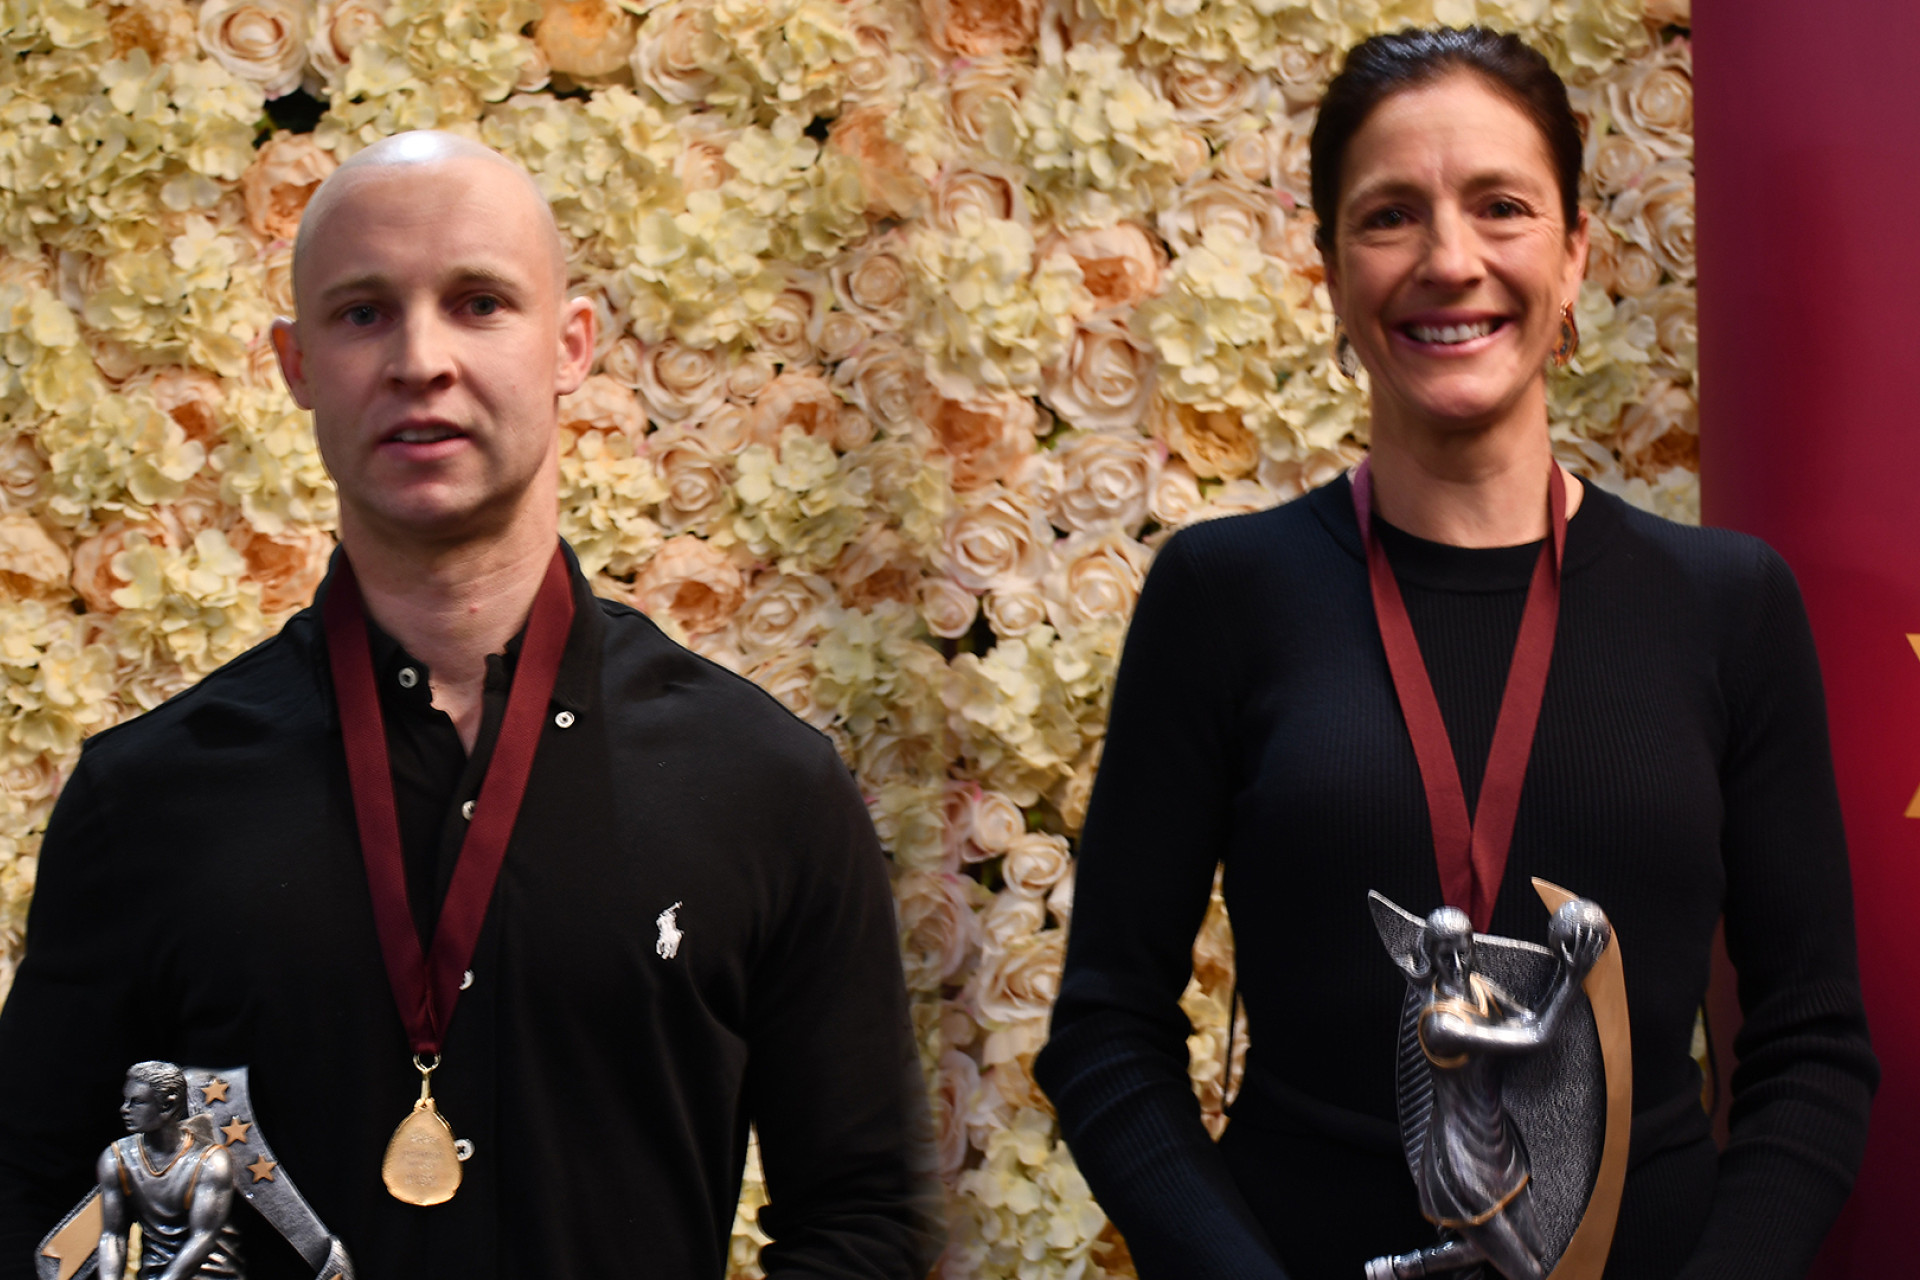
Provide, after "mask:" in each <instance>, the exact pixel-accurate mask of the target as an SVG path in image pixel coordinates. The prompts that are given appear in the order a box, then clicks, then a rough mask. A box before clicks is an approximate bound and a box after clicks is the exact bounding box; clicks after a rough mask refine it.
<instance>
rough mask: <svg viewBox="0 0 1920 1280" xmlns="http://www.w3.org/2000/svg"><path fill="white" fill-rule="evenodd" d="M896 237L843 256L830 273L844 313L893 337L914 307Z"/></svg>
mask: <svg viewBox="0 0 1920 1280" xmlns="http://www.w3.org/2000/svg"><path fill="white" fill-rule="evenodd" d="M901 248H902V246H901V242H900V240H899V238H898V237H896V236H891V235H888V236H882V237H880V238H879V239H878V240H873V241H869V242H868V243H867V244H865V245H862V246H861V247H860V248H858V249H854V250H852V251H851V252H849V253H847V254H845V255H843V256H842V257H840V258H839V259H837V260H836V261H835V262H834V264H833V265H832V266H831V267H829V268H828V269H827V274H828V277H829V278H830V279H831V280H832V281H833V293H834V297H835V298H837V299H838V300H839V302H840V307H841V309H842V310H843V311H848V312H851V313H852V314H854V315H855V316H858V317H859V318H860V320H861V321H862V323H864V324H865V325H866V327H867V328H869V329H874V330H878V331H880V332H883V333H890V332H892V331H894V330H897V329H898V328H900V326H901V325H903V324H905V323H906V320H907V312H908V310H909V308H910V307H911V306H912V304H913V291H912V288H911V285H910V283H909V282H910V277H909V276H908V274H907V264H906V261H905V259H904V258H903V257H902V256H901Z"/></svg>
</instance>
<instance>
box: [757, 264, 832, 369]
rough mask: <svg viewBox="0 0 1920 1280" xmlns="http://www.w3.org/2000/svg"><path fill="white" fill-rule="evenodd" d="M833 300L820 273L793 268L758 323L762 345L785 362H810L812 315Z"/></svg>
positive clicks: (759, 338)
mask: <svg viewBox="0 0 1920 1280" xmlns="http://www.w3.org/2000/svg"><path fill="white" fill-rule="evenodd" d="M831 303H832V294H831V292H830V291H829V289H828V287H827V283H826V281H825V280H823V279H822V278H821V277H820V275H819V273H818V272H813V271H802V270H800V269H798V268H794V269H791V270H789V271H788V273H787V282H786V287H785V288H783V289H781V290H780V292H779V293H777V294H775V295H774V298H773V301H772V302H771V303H770V304H769V305H768V307H767V312H766V315H765V316H764V317H763V318H762V319H761V320H760V321H759V323H758V324H757V325H756V326H755V329H754V334H755V338H756V340H757V343H758V345H759V348H760V350H761V351H762V352H764V353H765V354H766V355H767V356H770V357H772V358H773V359H775V360H778V361H780V362H781V363H782V364H787V365H796V364H811V363H812V362H813V343H812V341H811V340H809V338H808V334H809V332H810V331H811V330H812V328H813V315H814V312H816V311H824V310H826V308H827V307H828V306H830V305H831Z"/></svg>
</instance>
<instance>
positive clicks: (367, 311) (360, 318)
mask: <svg viewBox="0 0 1920 1280" xmlns="http://www.w3.org/2000/svg"><path fill="white" fill-rule="evenodd" d="M379 318H380V313H379V311H377V310H376V309H374V308H373V307H371V306H369V305H368V304H366V303H364V302H363V303H361V304H360V305H358V306H353V307H348V308H347V310H346V320H347V323H348V324H350V325H355V326H357V327H360V328H365V327H366V326H367V325H370V324H372V323H373V322H374V321H375V320H378V319H379Z"/></svg>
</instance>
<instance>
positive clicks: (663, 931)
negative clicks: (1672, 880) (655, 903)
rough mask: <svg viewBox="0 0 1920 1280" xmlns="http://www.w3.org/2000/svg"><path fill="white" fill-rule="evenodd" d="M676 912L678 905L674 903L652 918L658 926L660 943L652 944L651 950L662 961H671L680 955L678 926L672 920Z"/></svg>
mask: <svg viewBox="0 0 1920 1280" xmlns="http://www.w3.org/2000/svg"><path fill="white" fill-rule="evenodd" d="M678 910H680V904H679V903H677V902H676V903H674V904H673V905H672V906H670V907H668V908H667V909H666V910H665V911H662V912H661V913H660V914H659V915H658V916H655V917H654V921H653V922H654V923H655V924H657V925H659V926H660V941H658V942H656V943H654V944H653V949H654V950H655V951H656V952H658V953H659V955H660V958H661V959H662V960H671V959H673V958H674V957H675V956H677V955H679V954H680V925H679V922H678V921H676V920H675V919H674V913H675V912H676V911H678Z"/></svg>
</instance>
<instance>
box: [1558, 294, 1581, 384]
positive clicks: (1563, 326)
mask: <svg viewBox="0 0 1920 1280" xmlns="http://www.w3.org/2000/svg"><path fill="white" fill-rule="evenodd" d="M1579 349H1580V325H1579V324H1578V322H1576V321H1575V320H1574V318H1573V304H1572V303H1571V302H1568V303H1563V304H1562V305H1561V307H1560V341H1559V343H1558V344H1556V345H1555V346H1554V348H1553V364H1554V367H1555V368H1557V369H1564V368H1566V367H1567V366H1568V365H1570V364H1572V363H1573V353H1574V352H1576V351H1578V350H1579Z"/></svg>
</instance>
